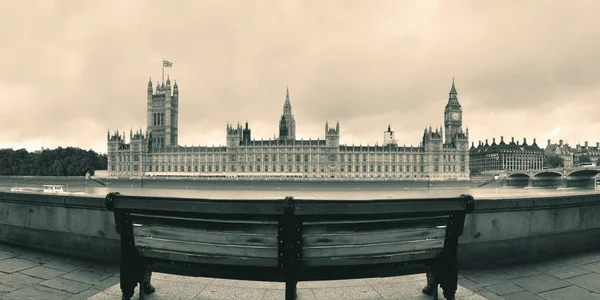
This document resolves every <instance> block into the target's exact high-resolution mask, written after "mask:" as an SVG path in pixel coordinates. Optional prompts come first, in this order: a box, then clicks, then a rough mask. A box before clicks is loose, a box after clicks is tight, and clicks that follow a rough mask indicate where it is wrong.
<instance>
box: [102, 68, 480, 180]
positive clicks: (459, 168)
mask: <svg viewBox="0 0 600 300" xmlns="http://www.w3.org/2000/svg"><path fill="white" fill-rule="evenodd" d="M457 94H458V93H457V92H456V87H455V85H454V81H453V82H452V87H451V89H450V93H449V98H448V102H447V104H446V108H445V110H444V130H443V131H442V128H441V127H440V128H439V130H438V128H436V129H435V130H432V128H431V127H429V129H427V128H426V129H425V131H424V133H423V139H422V143H421V144H420V145H419V146H414V147H413V146H410V147H408V146H398V143H397V141H396V139H395V138H394V132H393V131H392V130H391V127H390V126H389V125H388V130H387V131H386V132H384V141H383V146H378V145H374V146H373V145H366V146H363V145H358V146H356V145H340V124H339V123H337V122H336V124H335V126H330V125H329V123H328V122H326V123H325V132H324V134H325V136H324V138H323V139H308V140H305V139H300V140H299V139H297V138H296V121H295V119H294V115H293V113H292V105H291V102H290V95H289V90H288V91H286V97H285V102H284V105H283V114H282V115H281V119H280V120H279V124H278V125H279V137H276V138H273V139H269V140H263V139H261V140H258V139H253V138H252V136H251V130H250V128H249V126H248V122H246V123H245V124H244V127H243V128H242V125H241V124H239V123H238V124H237V125H233V124H227V127H226V138H227V139H226V140H227V142H226V146H193V147H182V146H179V145H178V144H177V142H178V125H177V124H178V115H179V113H178V111H179V110H178V107H179V104H178V103H179V90H178V87H177V83H175V85H174V86H173V89H171V85H170V80H169V79H168V78H167V82H166V85H165V84H164V83H162V84H157V86H156V89H155V90H154V89H153V85H152V81H149V82H148V94H147V99H148V101H147V116H148V119H147V122H148V126H147V128H146V132H143V131H142V130H141V129H139V130H137V131H136V132H133V130H130V132H129V142H128V143H127V142H126V141H125V133H124V132H121V133H119V132H118V131H117V132H115V133H113V134H111V133H110V132H109V133H108V136H107V143H108V173H109V174H107V175H106V176H116V177H139V176H172V177H237V178H245V177H254V178H265V177H303V178H430V179H461V180H464V179H469V155H468V153H469V152H468V151H469V150H468V145H469V133H468V132H469V131H468V129H467V130H465V131H463V128H462V107H461V105H460V103H459V102H458V97H457Z"/></svg>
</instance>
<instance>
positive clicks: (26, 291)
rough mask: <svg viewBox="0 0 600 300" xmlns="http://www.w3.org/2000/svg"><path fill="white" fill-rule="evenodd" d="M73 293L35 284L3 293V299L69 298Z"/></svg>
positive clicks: (41, 299)
mask: <svg viewBox="0 0 600 300" xmlns="http://www.w3.org/2000/svg"><path fill="white" fill-rule="evenodd" d="M72 296H73V294H70V293H67V292H64V291H59V290H55V289H52V288H48V287H45V286H40V285H34V286H30V287H26V288H23V289H18V290H15V291H14V292H11V293H8V294H6V295H2V299H6V300H9V299H10V300H22V299H27V300H65V299H69V298H71V297H72Z"/></svg>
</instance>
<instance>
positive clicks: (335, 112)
mask: <svg viewBox="0 0 600 300" xmlns="http://www.w3.org/2000/svg"><path fill="white" fill-rule="evenodd" d="M599 8H600V4H599V3H597V2H595V1H579V2H574V3H568V4H566V3H564V2H560V1H547V2H544V5H543V6H541V5H539V3H536V2H519V3H518V4H515V3H514V2H510V1H504V2H502V1H500V2H498V1H496V2H472V1H452V2H449V1H383V0H382V1H316V0H310V1H301V2H298V1H292V0H289V1H287V0H286V1H275V2H273V1H254V2H252V3H249V2H246V1H236V2H235V5H233V4H232V3H231V2H227V3H225V2H222V1H178V2H176V3H171V4H169V5H167V6H165V5H164V3H162V2H158V1H84V2H82V1H69V0H67V1H33V2H30V3H29V4H28V7H27V9H22V3H20V2H18V1H9V2H7V3H4V4H3V10H2V11H0V20H1V21H0V22H2V25H3V26H0V38H1V39H2V41H3V43H2V44H1V45H0V50H2V53H3V55H2V56H0V65H1V66H2V68H0V125H1V126H0V144H2V145H12V146H14V147H21V146H25V145H26V146H27V147H33V148H34V149H35V148H36V147H37V148H39V147H41V146H42V144H43V145H56V146H58V145H62V146H78V147H82V148H90V147H93V148H94V149H96V150H98V151H103V152H104V151H106V146H105V137H106V131H107V130H109V129H110V130H111V131H112V130H116V129H119V130H126V131H128V130H129V128H136V129H137V128H140V127H142V128H145V127H146V124H145V120H146V107H145V105H146V86H147V82H148V79H149V77H152V80H153V82H155V83H156V81H157V80H160V77H161V73H160V72H161V60H162V59H163V58H165V59H168V60H169V61H172V62H173V67H172V68H167V69H165V72H166V73H167V74H168V75H169V76H170V77H171V79H172V80H173V79H177V83H178V85H179V89H180V97H181V98H180V100H181V101H180V118H179V121H180V124H179V131H180V132H179V134H180V144H187V145H191V144H194V145H198V144H212V143H216V144H225V130H224V128H225V125H226V123H227V122H228V121H230V122H237V121H240V122H242V121H245V120H248V121H249V123H250V125H251V127H252V130H253V136H256V137H259V138H260V137H263V138H269V137H272V135H273V133H275V132H276V131H277V126H278V120H279V117H280V115H281V113H282V107H283V102H284V99H285V89H286V87H287V86H289V88H290V96H291V100H292V106H293V112H294V114H295V118H296V123H297V126H296V131H297V135H299V136H302V137H305V138H308V137H312V138H316V137H320V136H323V131H324V124H325V121H327V120H329V121H334V120H339V122H340V127H341V131H342V137H341V140H342V141H343V142H346V143H350V144H351V143H355V144H361V143H362V144H367V143H370V144H374V143H375V142H379V143H381V141H382V132H383V131H384V130H385V129H386V128H387V125H388V124H390V125H391V126H392V128H393V129H394V130H395V131H396V134H397V135H398V140H399V143H400V144H405V143H406V144H408V145H410V144H414V145H416V144H418V143H419V141H420V140H421V134H422V130H423V128H424V127H425V126H429V125H430V124H431V125H432V126H434V127H437V126H439V125H441V124H442V122H443V119H442V118H443V109H444V106H445V104H446V101H447V96H448V91H449V88H450V84H451V80H452V77H453V76H454V77H455V78H456V85H457V88H458V92H459V100H460V102H461V104H462V105H463V110H464V114H463V115H464V120H463V123H464V125H465V126H468V127H469V129H470V133H471V140H472V141H475V142H476V141H477V140H483V139H485V138H489V139H491V138H492V137H499V136H501V135H502V136H505V137H509V136H515V137H516V138H517V139H522V137H528V139H532V138H535V137H537V138H538V139H541V138H546V137H548V136H549V135H550V134H551V135H552V138H553V139H559V138H564V139H568V138H569V136H572V132H576V134H577V139H578V140H580V141H583V140H590V141H591V142H592V143H593V141H595V140H598V136H597V132H598V129H600V128H599V127H600V122H599V121H598V118H597V117H596V114H595V113H594V112H595V111H597V108H598V105H597V104H596V103H595V102H596V101H595V99H598V97H599V96H600V89H598V86H599V83H600V73H599V72H597V70H596V69H597V68H596V66H597V65H598V63H599V62H600V40H599V39H598V38H597V37H598V36H600V27H599V26H596V23H597V21H596V17H595V12H596V11H598V9H599ZM567 112H568V114H566V113H567ZM555 128H561V130H560V131H557V132H554V131H553V130H554V129H555ZM22 132H26V135H25V137H24V138H23V139H24V140H25V141H23V140H20V137H21V133H22ZM34 141H38V142H34ZM42 141H43V142H42ZM544 143H545V141H544ZM36 145H37V146H36Z"/></svg>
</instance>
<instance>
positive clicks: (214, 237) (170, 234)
mask: <svg viewBox="0 0 600 300" xmlns="http://www.w3.org/2000/svg"><path fill="white" fill-rule="evenodd" d="M274 231H275V233H276V228H275V230H274ZM133 234H134V235H135V236H139V237H152V238H158V239H165V240H177V241H190V242H198V243H214V244H224V245H248V246H263V247H277V235H276V234H275V235H265V234H258V233H257V234H252V233H232V232H219V231H206V230H192V229H187V228H180V227H158V226H146V225H144V226H135V225H134V227H133Z"/></svg>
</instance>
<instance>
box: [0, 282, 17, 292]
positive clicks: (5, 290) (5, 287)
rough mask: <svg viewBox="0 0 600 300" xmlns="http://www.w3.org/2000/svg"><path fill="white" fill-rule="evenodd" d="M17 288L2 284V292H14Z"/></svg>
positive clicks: (0, 290) (0, 287)
mask: <svg viewBox="0 0 600 300" xmlns="http://www.w3.org/2000/svg"><path fill="white" fill-rule="evenodd" d="M14 290H15V288H13V287H10V286H7V285H4V284H0V294H2V293H8V292H12V291H14Z"/></svg>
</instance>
